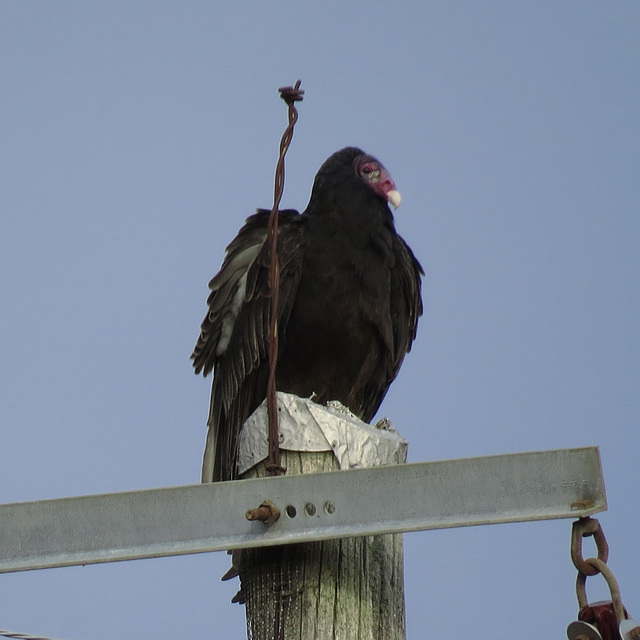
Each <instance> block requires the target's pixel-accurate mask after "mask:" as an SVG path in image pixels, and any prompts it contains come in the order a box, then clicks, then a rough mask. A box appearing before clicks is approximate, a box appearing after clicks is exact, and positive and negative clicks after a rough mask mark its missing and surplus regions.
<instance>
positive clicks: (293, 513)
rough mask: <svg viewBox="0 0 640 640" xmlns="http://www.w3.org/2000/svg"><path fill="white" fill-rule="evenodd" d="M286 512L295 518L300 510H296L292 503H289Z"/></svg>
mask: <svg viewBox="0 0 640 640" xmlns="http://www.w3.org/2000/svg"><path fill="white" fill-rule="evenodd" d="M285 513H286V514H287V515H288V516H289V517H290V518H295V517H296V515H297V514H298V512H297V511H296V508H295V507H294V506H293V505H292V504H290V505H287V508H286V509H285Z"/></svg>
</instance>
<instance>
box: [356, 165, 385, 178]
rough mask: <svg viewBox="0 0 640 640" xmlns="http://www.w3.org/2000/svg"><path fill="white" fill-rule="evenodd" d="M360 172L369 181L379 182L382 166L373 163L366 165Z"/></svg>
mask: <svg viewBox="0 0 640 640" xmlns="http://www.w3.org/2000/svg"><path fill="white" fill-rule="evenodd" d="M360 173H361V174H362V177H363V178H365V180H367V181H368V182H377V181H378V180H379V179H380V168H379V167H377V166H375V165H372V164H366V165H364V166H363V167H362V169H360Z"/></svg>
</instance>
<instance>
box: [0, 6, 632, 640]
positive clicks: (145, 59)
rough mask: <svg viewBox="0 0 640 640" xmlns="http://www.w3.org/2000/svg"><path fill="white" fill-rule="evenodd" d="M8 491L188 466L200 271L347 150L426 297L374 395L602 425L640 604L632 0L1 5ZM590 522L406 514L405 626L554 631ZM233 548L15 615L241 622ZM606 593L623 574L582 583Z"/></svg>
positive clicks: (83, 576) (105, 577) (429, 446)
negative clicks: (362, 167) (287, 91)
mask: <svg viewBox="0 0 640 640" xmlns="http://www.w3.org/2000/svg"><path fill="white" fill-rule="evenodd" d="M0 78H1V82H0V85H1V87H2V90H1V92H0V131H1V135H0V139H1V148H2V153H1V154H0V169H1V170H0V176H1V188H0V192H1V201H0V209H1V214H0V273H1V274H2V277H1V278H0V299H1V300H2V316H1V325H0V326H1V332H0V348H1V355H2V357H1V358H0V452H1V454H2V470H1V476H0V477H1V482H0V502H3V503H4V502H16V501H23V500H37V499H43V498H53V497H59V496H69V495H80V494H89V493H103V492H110V491H119V490H127V489H142V488H148V487H158V486H171V485H179V484H189V483H193V482H197V481H198V478H199V471H200V457H201V452H202V448H203V445H204V438H205V427H204V424H205V421H206V417H207V409H208V401H209V384H210V383H209V381H208V380H206V381H205V380H203V379H201V378H196V377H195V376H194V375H193V373H192V371H191V366H190V362H189V359H188V357H189V354H190V353H191V349H192V347H193V345H194V343H195V340H196V337H197V334H198V328H199V324H200V321H201V319H202V317H203V315H204V311H205V299H206V295H207V287H206V285H207V282H208V280H209V278H210V277H211V276H212V275H213V274H214V273H215V272H216V270H217V269H218V267H219V265H220V262H221V260H222V256H223V250H224V247H225V246H226V244H227V243H228V242H229V240H230V239H231V238H232V237H233V236H234V234H235V233H236V231H237V229H238V228H239V227H240V225H241V223H242V222H243V220H244V218H245V217H246V216H247V215H249V214H251V213H252V212H253V210H254V209H255V208H256V207H270V206H271V202H272V190H273V171H274V167H275V160H276V156H277V148H278V143H279V139H280V135H281V133H282V130H283V128H284V125H285V123H286V109H285V106H284V104H283V103H282V102H281V101H280V99H279V98H278V94H277V91H276V90H277V87H279V86H282V85H285V84H292V83H293V82H295V80H296V79H298V78H301V79H302V82H303V88H304V89H305V91H306V96H305V100H304V102H303V103H302V104H301V105H300V121H299V123H298V125H297V128H296V133H295V137H294V141H293V145H292V148H291V150H290V153H289V155H288V161H287V178H286V189H285V196H284V199H283V202H282V205H283V207H294V208H299V209H302V208H303V207H304V206H305V204H306V202H307V198H308V195H309V190H310V187H311V182H312V179H313V176H314V175H315V172H316V170H317V168H318V167H319V166H320V164H321V163H322V161H323V160H324V159H325V158H326V157H327V156H328V155H330V154H331V153H332V152H333V151H335V150H337V149H339V148H341V147H343V146H346V145H357V146H360V147H362V148H363V149H365V150H366V151H368V152H369V153H371V154H373V155H375V156H377V157H378V158H379V159H380V160H381V161H382V162H383V163H384V164H385V165H386V167H387V168H388V170H389V171H390V173H391V175H392V176H393V178H394V180H395V182H396V184H397V185H398V188H399V190H400V191H401V192H402V194H403V197H404V201H403V205H402V207H401V208H400V209H399V210H398V212H397V214H396V220H397V226H398V229H399V231H400V233H401V234H402V235H403V236H404V237H405V238H406V239H407V241H408V242H409V243H410V244H411V246H412V247H413V249H414V251H415V253H416V254H417V256H418V257H419V259H420V260H421V261H422V263H423V265H424V267H425V271H426V276H425V281H424V298H425V315H424V317H423V318H422V322H421V325H420V330H419V335H418V340H417V343H416V345H415V347H414V349H413V351H412V352H411V354H410V355H409V357H408V358H407V360H406V363H405V366H404V369H403V371H402V373H401V375H400V376H399V378H398V379H397V381H396V382H395V384H394V386H393V387H392V390H391V391H390V393H389V395H388V397H387V399H386V401H385V403H384V404H383V407H382V409H381V415H386V416H388V417H390V418H391V419H392V421H393V422H394V424H395V426H396V428H397V429H398V430H399V431H400V432H401V433H402V434H403V435H404V436H405V437H406V438H407V439H408V440H409V441H410V459H411V460H412V461H419V460H433V459H442V458H457V457H466V456H476V455H485V454H496V453H508V452H515V451H529V450H539V449H553V448H562V447H574V446H582V445H592V444H598V445H600V446H601V450H602V457H603V462H604V471H605V478H606V487H607V492H608V497H609V506H610V510H609V512H607V513H606V514H602V515H601V517H600V519H601V522H602V524H603V526H604V530H605V533H606V534H607V535H608V538H609V542H610V545H611V556H610V566H611V567H612V568H613V570H614V572H615V573H616V575H617V577H618V579H619V581H620V583H621V587H622V594H623V599H624V602H625V604H626V605H627V607H628V608H629V610H630V612H631V613H632V614H633V613H635V616H636V618H640V581H639V580H638V564H637V557H638V542H637V537H638V531H639V530H640V515H639V508H638V507H639V502H640V497H639V495H638V471H637V469H638V459H639V457H638V456H639V453H640V446H639V438H638V421H639V413H640V412H639V409H640V401H639V397H638V396H639V394H638V391H639V389H638V387H639V382H640V370H639V369H640V365H639V363H640V353H639V351H640V349H639V346H640V345H639V342H640V340H639V332H638V325H639V322H638V320H639V318H638V316H639V311H640V293H639V291H640V287H639V276H640V250H639V248H638V241H639V232H640V215H639V207H638V205H639V201H640V175H639V167H640V135H639V133H640V131H639V130H640V127H639V117H638V116H639V107H638V104H639V101H640V3H638V2H636V1H632V0H621V1H620V2H607V3H601V2H594V1H592V0H585V1H580V2H566V1H560V2H558V1H557V0H555V1H553V2H550V1H541V2H535V3H527V2H513V1H512V0H509V1H499V0H496V1H488V2H468V1H462V2H423V3H418V2H411V3H410V2H396V3H376V2H363V1H361V0H357V1H355V2H350V3H347V2H336V1H328V2H317V3H309V2H300V3H295V4H294V3H283V2H277V1H276V2H238V1H234V2H215V3H213V2H202V1H200V2H168V1H164V0H159V1H157V2H154V3H142V2H122V1H110V2H107V3H105V2H95V1H88V0H83V1H82V2H78V1H76V2H69V1H60V2H43V1H40V2H34V1H31V0H21V1H20V2H17V1H14V2H8V1H5V2H2V3H1V4H0ZM569 533H570V522H569V521H554V522H545V523H531V524H519V525H504V526H494V527H479V528H474V529H458V530H452V531H438V532H429V533H415V534H411V535H408V536H406V539H405V540H406V557H405V562H406V593H407V620H408V637H409V638H410V639H411V640H422V639H423V638H452V637H471V636H473V637H480V638H506V637H511V636H513V635H517V636H518V637H519V638H522V640H533V639H534V638H541V637H542V638H551V637H556V638H560V637H564V634H565V628H566V625H567V624H568V622H569V621H570V620H572V619H573V618H574V617H575V614H576V608H577V605H576V600H575V595H574V586H573V585H574V580H575V572H574V569H573V567H572V565H571V563H570V560H569V555H568V541H569ZM227 567H228V559H227V557H226V555H225V554H222V553H220V554H212V555H202V556H191V557H183V558H173V559H161V560H146V561H140V562H131V563H118V564H113V565H98V566H89V567H84V568H69V569H55V570H50V571H46V572H28V573H22V574H10V575H3V576H0V602H1V603H2V607H1V612H0V628H8V629H16V630H19V631H27V632H32V633H41V634H45V635H49V636H52V637H60V638H66V639H68V640H81V639H82V640H84V639H89V638H90V639H91V640H102V639H105V640H107V639H108V640H112V639H113V638H159V639H170V638H178V637H179V638H184V637H192V638H195V637H197V638H208V637H210V638H244V637H245V635H244V634H245V632H244V611H243V609H242V608H241V607H239V606H237V605H231V604H230V602H229V600H230V598H231V597H232V596H233V594H234V593H235V585H232V584H230V583H221V582H220V580H219V578H220V576H221V575H222V574H223V573H224V572H225V571H226V568H227ZM587 587H588V591H589V595H590V596H592V599H594V600H595V599H601V598H602V597H604V596H605V589H604V587H603V586H602V582H601V581H600V580H598V579H597V578H592V579H591V580H590V581H589V583H588V585H587Z"/></svg>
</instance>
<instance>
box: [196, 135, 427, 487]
mask: <svg viewBox="0 0 640 640" xmlns="http://www.w3.org/2000/svg"><path fill="white" fill-rule="evenodd" d="M388 203H391V204H392V205H393V206H394V207H397V206H398V205H399V204H400V194H399V193H398V192H397V191H396V188H395V184H394V183H393V180H392V179H391V177H390V176H389V173H388V172H387V170H386V169H385V168H384V167H383V166H382V164H380V162H378V161H377V160H376V159H375V158H373V157H371V156H369V155H367V154H365V153H364V152H363V151H361V150H360V149H356V148H354V147H347V148H345V149H342V150H341V151H338V152H336V153H334V154H333V155H332V156H331V157H330V158H329V159H328V160H326V161H325V163H324V164H323V165H322V166H321V167H320V170H319V171H318V173H317V175H316V177H315V180H314V183H313V189H312V191H311V198H310V200H309V204H308V205H307V208H306V209H305V211H304V212H303V213H301V214H300V213H298V212H297V211H294V210H282V211H280V212H279V219H278V226H279V234H278V245H277V247H278V249H277V251H278V260H279V265H280V293H279V304H278V331H279V353H278V361H277V362H278V364H277V370H276V386H277V389H278V390H279V391H286V392H289V393H293V394H296V395H298V396H300V397H303V398H308V397H312V399H313V400H314V401H316V402H319V403H325V402H327V401H329V400H339V401H340V402H341V403H342V404H343V405H345V406H346V407H348V408H349V409H350V410H351V411H352V412H353V413H354V414H356V415H357V416H358V417H360V418H361V419H362V420H364V421H366V422H369V421H371V419H372V418H373V416H374V415H375V413H376V411H377V410H378V407H379V406H380V403H381V402H382V399H383V398H384V396H385V394H386V392H387V389H388V388H389V385H390V384H391V381H392V380H393V379H394V378H395V377H396V375H397V373H398V370H399V369H400V365H401V364H402V360H403V358H404V355H405V353H407V352H408V351H409V350H410V348H411V343H412V341H413V340H414V338H415V336H416V328H417V322H418V317H419V316H420V315H421V313H422V301H421V298H420V289H421V279H420V276H421V275H423V271H422V268H421V266H420V263H419V262H418V261H417V260H416V258H415V256H414V255H413V253H412V251H411V249H409V247H408V246H407V244H406V243H405V242H404V240H403V239H402V238H401V237H400V236H399V235H398V234H397V233H396V230H395V226H394V221H393V215H392V213H391V210H390V209H389V206H388ZM269 213H270V212H269V211H267V210H262V209H259V210H258V211H257V213H256V214H254V215H252V216H251V217H249V218H248V219H247V220H246V222H245V225H244V226H243V227H242V229H240V231H239V233H238V235H237V236H236V238H235V239H234V240H233V241H232V242H231V244H230V245H229V246H228V247H227V251H226V256H225V259H224V261H223V263H222V268H221V269H220V272H219V273H218V274H217V275H216V276H215V277H214V278H213V279H212V280H211V282H210V283H209V288H210V289H211V294H210V295H209V298H208V300H207V304H208V307H209V310H208V313H207V315H206V316H205V319H204V321H203V322H202V326H201V333H200V337H199V338H198V341H197V344H196V347H195V349H194V351H193V354H192V356H191V358H192V359H193V366H194V368H195V372H196V374H198V373H200V372H202V373H203V374H204V375H205V376H206V375H207V374H208V373H210V372H211V371H214V378H213V385H212V390H211V405H210V413H209V420H208V425H209V437H208V439H207V446H206V450H205V455H204V464H203V471H202V479H203V482H211V481H212V480H213V481H219V480H230V479H233V478H235V477H236V453H237V442H238V434H239V431H240V429H241V427H242V425H243V424H244V422H245V420H246V419H247V418H248V417H249V416H250V415H251V414H252V413H253V411H254V410H255V409H256V408H257V407H258V406H259V405H260V403H261V402H262V401H263V400H264V399H265V397H266V389H267V379H268V355H267V353H268V332H269V313H270V298H269V255H270V253H269V251H270V248H269V243H267V242H265V240H266V237H267V222H268V218H269Z"/></svg>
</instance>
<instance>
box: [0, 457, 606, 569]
mask: <svg viewBox="0 0 640 640" xmlns="http://www.w3.org/2000/svg"><path fill="white" fill-rule="evenodd" d="M265 501H269V502H270V503H272V504H273V505H274V506H275V508H276V509H277V510H279V511H280V516H279V517H278V518H277V520H275V521H274V522H272V523H270V524H265V523H263V522H261V521H250V520H248V519H247V518H246V512H247V510H250V509H255V508H258V507H259V506H260V505H261V504H263V503H264V502H265ZM606 508H607V506H606V497H605V491H604V481H603V477H602V469H601V464H600V457H599V452H598V449H597V447H585V448H578V449H563V450H554V451H541V452H533V453H516V454H508V455H498V456H487V457H481V458H465V459H461V460H445V461H438V462H425V463H415V464H403V465H396V466H388V467H374V468H367V469H357V470H350V471H335V472H331V473H320V474H310V475H298V476H280V477H273V478H261V479H256V480H240V481H233V482H220V483H213V484H201V485H190V486H184V487H171V488H164V489H148V490H144V491H131V492H126V493H112V494H104V495H93V496H81V497H75V498H60V499H55V500H43V501H38V502H24V503H16V504H5V505H0V573H2V572H10V571H24V570H29V569H43V568H49V567H61V566H69V565H79V564H91V563H98V562H113V561H119V560H133V559H139V558H152V557H160V556H171V555H182V554H189V553H203V552H207V551H220V550H224V549H241V548H248V547H257V546H268V545H278V544H289V543H293V542H310V541H313V540H325V539H329V538H343V537H350V536H365V535H375V534H381V533H394V532H405V531H418V530H426V529H441V528H447V527H462V526H471V525H481V524H498V523H504V522H523V521H530V520H546V519H554V518H578V517H584V516H587V515H591V514H593V513H597V512H599V511H603V510H605V509H606Z"/></svg>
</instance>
